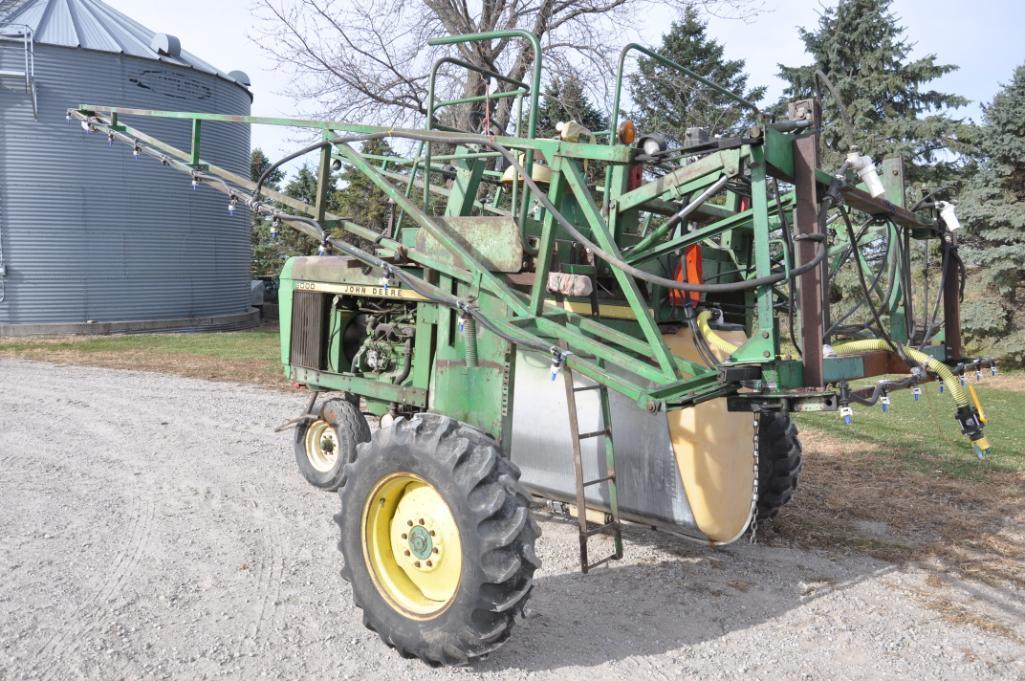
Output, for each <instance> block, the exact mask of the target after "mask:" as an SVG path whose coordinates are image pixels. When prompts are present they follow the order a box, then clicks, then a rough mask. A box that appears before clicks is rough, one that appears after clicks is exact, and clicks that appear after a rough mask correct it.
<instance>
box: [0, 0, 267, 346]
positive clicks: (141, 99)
mask: <svg viewBox="0 0 1025 681" xmlns="http://www.w3.org/2000/svg"><path fill="white" fill-rule="evenodd" d="M0 35H3V36H5V37H6V38H7V39H5V40H3V41H2V42H0V335H27V334H31V333H68V332H83V331H85V332H98V331H141V330H146V329H171V328H206V327H229V326H240V325H245V324H247V323H251V322H252V321H253V320H254V316H253V314H252V313H251V308H250V307H249V300H250V294H249V286H250V275H249V262H250V241H249V234H250V229H249V217H248V215H247V214H246V212H245V211H244V210H239V211H237V212H236V214H235V215H234V216H230V215H229V213H228V210H227V200H226V199H225V198H224V197H223V196H222V195H220V194H218V193H215V192H212V191H209V190H206V191H204V190H200V191H196V192H193V191H192V189H191V185H190V181H189V179H188V178H187V177H184V176H182V175H181V174H179V173H177V172H175V171H173V170H171V169H169V168H163V167H161V166H160V165H159V164H157V163H153V162H152V161H146V160H141V159H135V158H133V156H132V154H131V151H130V150H128V149H126V148H125V147H124V146H123V145H115V146H113V147H108V146H107V145H105V144H103V143H102V142H100V143H97V140H95V139H86V137H85V133H84V132H83V130H82V129H81V127H79V125H78V124H77V123H76V124H74V125H69V124H68V122H67V121H66V120H65V111H66V109H67V108H68V107H74V106H77V105H80V104H98V105H112V106H126V107H135V108H142V109H164V110H178V111H200V112H210V113H222V114H241V115H248V114H249V113H250V108H251V104H252V96H251V95H250V93H249V91H248V90H247V89H246V87H245V86H246V85H248V82H247V80H248V79H246V78H245V75H244V74H242V73H240V72H232V73H231V74H230V75H229V74H226V73H223V72H220V71H218V70H217V69H215V68H213V67H211V66H210V65H208V64H206V63H205V62H203V61H201V60H199V59H197V58H195V57H194V56H192V55H191V54H189V53H188V52H185V51H182V50H181V47H180V44H179V43H178V40H177V39H176V38H174V37H173V36H167V35H163V34H159V33H155V32H153V31H150V30H148V29H146V28H144V27H142V26H140V25H139V24H138V23H136V22H134V21H133V20H131V19H129V18H128V17H126V16H124V15H123V14H121V13H119V12H117V11H115V10H113V9H111V8H110V7H108V6H106V5H104V4H103V3H102V2H99V1H98V0H0ZM25 36H27V37H28V39H29V42H28V43H25V42H21V41H22V38H23V37H25ZM26 45H27V47H26ZM28 48H31V49H28ZM33 61H34V64H33ZM26 71H27V72H28V76H29V77H28V78H23V77H21V76H20V75H19V74H22V73H25V72H26ZM27 86H28V87H27ZM127 122H129V123H130V124H132V125H135V126H137V127H138V128H140V129H141V130H143V131H144V132H147V133H149V134H152V135H155V136H157V137H158V138H160V139H162V140H165V141H168V142H170V143H172V144H174V145H175V146H178V147H181V148H184V149H188V147H189V140H190V128H189V125H188V123H184V122H179V121H168V120H163V121H161V120H153V119H143V118H132V119H130V120H128V121H127ZM249 149H250V140H249V128H248V126H244V125H239V124H228V123H214V124H207V125H206V126H204V129H203V155H204V157H206V158H208V159H209V160H210V161H212V162H214V163H216V164H218V165H221V166H223V167H225V168H228V169H230V170H233V171H235V172H238V173H241V174H243V175H248V167H249Z"/></svg>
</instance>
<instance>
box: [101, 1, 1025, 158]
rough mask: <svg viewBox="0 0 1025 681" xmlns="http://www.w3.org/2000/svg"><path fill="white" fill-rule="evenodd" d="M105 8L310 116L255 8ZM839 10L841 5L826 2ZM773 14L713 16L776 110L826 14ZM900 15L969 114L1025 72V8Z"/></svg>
mask: <svg viewBox="0 0 1025 681" xmlns="http://www.w3.org/2000/svg"><path fill="white" fill-rule="evenodd" d="M105 1H106V2H107V4H109V5H111V6H113V7H115V8H117V9H118V10H120V11H122V12H124V13H125V14H127V15H129V16H130V17H132V18H133V19H135V20H136V21H138V22H139V23H141V24H143V25H144V26H146V27H148V28H150V29H152V30H155V31H160V32H163V33H171V34H173V35H176V36H178V37H179V38H180V39H181V41H182V47H183V48H184V49H186V50H188V51H190V52H192V53H193V54H195V55H196V56H198V57H199V58H201V59H203V60H205V61H207V62H209V63H211V64H213V65H215V66H216V67H217V68H219V69H221V70H223V71H232V70H235V69H240V70H243V71H245V72H247V73H248V74H249V76H250V77H251V78H252V81H253V92H254V95H255V101H254V102H253V114H254V115H266V116H290V115H294V114H295V113H296V112H297V111H299V110H301V109H302V108H303V107H302V105H298V104H296V103H295V102H293V101H291V100H290V99H289V98H288V97H287V96H285V95H284V94H283V91H284V90H285V89H286V87H287V75H286V74H284V73H280V72H275V71H274V70H273V69H272V64H271V63H270V62H269V60H268V59H267V57H266V56H265V55H264V54H263V53H262V52H261V50H260V49H259V47H257V46H256V44H255V43H254V42H253V40H252V36H253V35H254V33H255V30H254V19H253V17H252V15H251V7H252V3H251V0H175V1H174V2H168V1H167V0H105ZM357 1H358V0H357ZM832 4H835V0H823V2H822V5H825V6H828V5H832ZM763 6H764V8H765V11H764V12H763V13H762V14H760V15H759V16H758V17H757V18H756V19H755V20H752V21H747V22H745V21H740V20H731V19H720V18H715V17H713V18H711V19H710V23H709V33H710V34H711V35H712V36H713V37H715V38H716V39H718V40H719V41H721V42H723V43H725V45H726V54H727V55H728V56H729V57H730V58H740V59H744V60H746V61H747V70H748V72H749V73H750V75H751V78H750V81H749V83H751V84H765V85H767V86H768V87H769V93H768V96H767V98H766V101H772V100H774V99H775V98H776V97H777V96H778V95H779V94H780V92H781V90H782V83H781V82H780V81H779V79H778V78H777V77H776V72H777V64H779V63H784V64H787V65H797V64H805V63H807V62H808V61H809V60H808V57H807V56H806V55H805V54H804V47H803V44H802V43H801V41H800V38H799V37H798V34H797V27H798V26H804V27H813V26H814V25H815V23H816V22H817V20H818V12H819V11H821V7H820V4H819V3H817V2H811V1H807V0H779V1H777V2H773V1H772V0H765V2H764V5H763ZM893 9H894V11H895V12H896V13H897V15H898V16H899V17H900V19H901V21H902V23H903V25H904V26H905V27H906V28H907V35H908V37H909V38H910V40H911V41H912V42H913V43H914V44H915V47H914V52H913V56H916V57H917V56H923V55H926V54H936V55H937V56H938V58H939V61H940V62H941V63H950V64H957V65H959V66H960V67H961V68H960V69H959V70H958V71H955V72H954V73H952V74H949V75H947V76H945V77H944V78H942V79H940V80H938V81H936V87H937V88H938V89H942V90H945V91H949V92H954V93H957V94H961V95H964V96H965V97H968V98H969V99H971V100H973V104H972V105H971V106H970V107H968V108H966V109H962V110H961V114H962V115H965V116H968V117H973V118H978V114H979V109H978V104H979V103H980V102H982V103H987V102H989V101H990V100H991V99H992V97H993V95H994V94H995V93H996V91H997V89H998V88H999V86H1000V84H1001V83H1006V82H1008V81H1009V80H1010V76H1011V73H1012V71H1013V70H1014V68H1015V67H1016V66H1018V65H1020V64H1022V63H1025V41H1023V39H1022V37H1021V36H1022V34H1021V30H1022V26H1023V25H1025V2H1021V0H975V1H974V2H966V1H965V0H895V1H894V3H893ZM669 19H671V16H668V15H667V16H664V17H658V18H657V20H653V21H652V22H651V24H650V28H646V29H643V34H642V35H641V36H640V42H645V43H649V44H657V43H658V41H659V37H660V34H661V32H662V31H663V30H664V29H665V27H666V26H667V23H668V20H669ZM626 41H627V38H624V42H626ZM307 108H308V107H307ZM296 141H297V140H296V138H295V136H294V135H290V134H289V133H288V132H287V131H284V130H282V129H273V128H265V127H262V126H261V127H260V128H258V129H256V130H254V135H253V144H254V146H260V147H262V148H263V149H264V150H265V151H266V152H267V153H268V155H269V156H271V157H272V158H273V157H275V156H280V155H283V154H284V153H285V152H287V151H288V150H290V149H293V148H295V146H297V145H296Z"/></svg>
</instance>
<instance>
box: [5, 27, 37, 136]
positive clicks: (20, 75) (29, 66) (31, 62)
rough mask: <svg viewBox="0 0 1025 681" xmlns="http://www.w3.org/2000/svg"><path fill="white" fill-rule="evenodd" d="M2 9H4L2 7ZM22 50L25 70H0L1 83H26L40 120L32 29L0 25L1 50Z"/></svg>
mask: <svg viewBox="0 0 1025 681" xmlns="http://www.w3.org/2000/svg"><path fill="white" fill-rule="evenodd" d="M0 9H2V7H0ZM12 44H13V45H15V46H16V47H15V48H14V49H20V50H21V51H22V52H23V55H24V69H23V70H21V71H11V70H9V69H0V81H4V80H11V79H13V80H22V81H24V82H25V94H26V95H28V96H29V98H30V99H31V100H32V116H33V117H35V118H39V99H38V97H37V96H36V53H35V42H34V40H33V36H32V29H31V28H29V27H28V26H25V25H23V24H0V49H2V50H8V49H11V45H12Z"/></svg>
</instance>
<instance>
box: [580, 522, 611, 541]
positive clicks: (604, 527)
mask: <svg viewBox="0 0 1025 681" xmlns="http://www.w3.org/2000/svg"><path fill="white" fill-rule="evenodd" d="M609 528H612V529H614V530H616V531H618V530H619V523H618V522H617V521H615V520H610V521H609V522H607V523H605V524H604V525H599V526H598V527H589V528H588V529H587V532H585V533H584V535H585V536H587V537H593V536H594V535H596V534H601V533H602V532H605V531H606V530H608V529H609Z"/></svg>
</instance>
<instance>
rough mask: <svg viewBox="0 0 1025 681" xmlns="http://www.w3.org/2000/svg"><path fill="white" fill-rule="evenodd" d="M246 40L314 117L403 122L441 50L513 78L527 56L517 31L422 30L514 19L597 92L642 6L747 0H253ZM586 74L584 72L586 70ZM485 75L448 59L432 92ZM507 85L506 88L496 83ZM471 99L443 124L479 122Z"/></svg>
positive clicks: (725, 4) (468, 85)
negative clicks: (254, 22)
mask: <svg viewBox="0 0 1025 681" xmlns="http://www.w3.org/2000/svg"><path fill="white" fill-rule="evenodd" d="M255 2H256V12H257V15H258V17H259V18H260V20H261V23H260V29H259V33H260V35H259V36H258V42H259V44H260V45H261V46H262V47H263V49H264V50H266V51H267V52H268V53H269V54H270V55H271V56H272V57H273V58H274V59H275V60H276V62H277V65H278V67H279V68H284V69H287V70H289V71H290V72H291V74H292V75H293V87H292V88H291V91H290V92H289V94H291V95H292V96H293V97H295V98H296V99H297V100H302V101H306V102H314V103H315V107H316V109H317V113H318V114H319V115H322V116H325V117H330V118H335V119H342V120H358V121H364V122H372V123H378V124H382V125H411V124H413V122H414V121H415V120H416V119H417V118H418V117H420V116H423V115H426V113H427V97H428V82H429V78H430V70H431V65H432V64H433V63H434V61H435V60H436V59H437V58H438V57H440V56H442V55H450V56H453V57H456V58H458V59H461V60H463V61H466V62H469V63H470V64H473V65H474V66H477V67H479V68H484V69H490V70H492V71H494V72H497V73H501V74H503V75H505V76H506V77H508V78H510V79H513V80H515V81H524V79H525V78H528V76H529V73H530V69H531V66H532V64H533V61H534V55H533V52H532V48H531V47H530V44H529V43H528V42H527V41H526V40H523V39H521V38H513V39H508V38H506V39H498V40H491V41H488V42H478V43H464V44H459V45H453V46H447V47H437V48H432V47H429V46H428V45H427V41H428V40H429V39H430V38H433V37H436V36H442V35H450V34H460V33H482V32H491V31H499V30H506V29H521V30H526V31H529V32H530V33H532V34H534V35H535V36H536V37H537V38H538V39H539V40H540V41H541V44H542V54H543V59H544V61H545V64H546V66H547V67H548V68H549V69H554V70H555V71H556V73H560V72H562V73H565V72H566V71H574V72H577V73H582V74H583V75H584V79H585V80H586V81H589V82H590V83H591V84H592V86H594V85H595V84H597V89H598V90H600V92H598V93H597V94H598V97H599V99H600V100H602V101H604V100H605V99H607V92H606V91H604V88H608V87H610V86H611V77H610V74H613V73H615V63H614V62H615V60H616V57H617V55H618V52H619V48H620V46H621V45H622V44H623V43H624V42H626V40H625V39H624V34H625V33H629V32H630V31H632V30H633V29H635V28H636V26H637V24H638V23H639V22H640V21H643V20H644V19H645V18H646V16H645V11H646V10H647V12H650V11H651V10H652V9H653V8H654V7H668V8H670V9H675V10H678V11H682V10H683V9H684V8H685V7H686V6H693V5H698V6H700V7H701V8H702V9H704V10H706V11H709V12H729V13H732V14H733V15H736V16H741V15H747V14H749V13H750V12H751V11H753V10H752V5H753V4H754V3H755V2H756V0H691V1H688V0H479V2H472V3H471V2H469V1H468V0H356V1H352V0H342V1H339V0H255ZM588 76H590V77H588ZM488 80H489V79H485V78H483V77H481V76H479V75H478V74H476V73H468V72H467V71H466V70H462V69H455V68H448V67H446V70H444V71H443V73H442V74H441V76H440V77H439V83H438V89H439V93H440V95H441V96H443V97H450V96H460V97H465V96H475V95H482V94H484V93H485V92H486V88H488V87H490V85H489V82H488ZM507 87H508V86H506V89H507ZM482 109H483V107H480V106H477V107H473V106H467V107H462V108H461V109H459V111H458V112H457V113H456V114H454V115H455V116H456V117H455V118H449V119H446V120H445V122H447V123H449V124H454V125H455V126H456V127H459V128H461V129H479V127H480V120H481V119H482V117H483V116H482V114H483V110H482ZM513 118H514V111H513V108H512V100H511V99H503V100H499V103H498V104H497V105H496V106H495V107H494V110H489V111H488V119H489V121H490V126H491V130H492V131H493V132H505V131H508V130H509V129H510V127H511V124H512V122H513Z"/></svg>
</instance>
